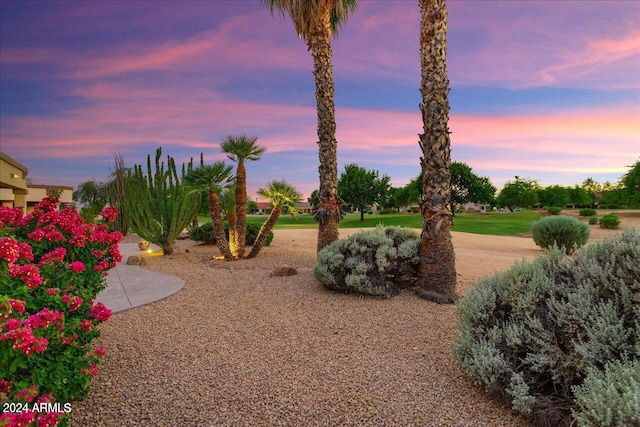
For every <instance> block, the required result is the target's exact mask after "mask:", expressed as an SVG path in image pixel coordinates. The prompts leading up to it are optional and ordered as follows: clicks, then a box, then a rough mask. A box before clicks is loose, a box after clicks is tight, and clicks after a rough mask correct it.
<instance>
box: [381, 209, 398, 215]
mask: <svg viewBox="0 0 640 427" xmlns="http://www.w3.org/2000/svg"><path fill="white" fill-rule="evenodd" d="M378 213H379V214H380V215H388V214H392V213H396V210H395V209H394V208H383V209H381V210H380V211H379V212H378Z"/></svg>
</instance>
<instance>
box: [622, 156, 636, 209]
mask: <svg viewBox="0 0 640 427" xmlns="http://www.w3.org/2000/svg"><path fill="white" fill-rule="evenodd" d="M620 181H621V183H622V185H623V186H624V190H623V193H624V198H625V203H624V204H625V205H627V206H628V207H630V208H640V160H638V161H637V162H635V163H634V164H633V166H631V167H630V169H629V171H628V172H627V173H626V174H625V175H624V176H623V177H622V178H621V180H620Z"/></svg>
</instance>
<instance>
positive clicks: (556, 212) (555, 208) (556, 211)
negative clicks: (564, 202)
mask: <svg viewBox="0 0 640 427" xmlns="http://www.w3.org/2000/svg"><path fill="white" fill-rule="evenodd" d="M547 212H549V215H560V212H562V208H561V207H558V206H549V207H548V208H547Z"/></svg>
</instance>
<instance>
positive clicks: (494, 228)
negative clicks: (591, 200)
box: [199, 211, 541, 236]
mask: <svg viewBox="0 0 640 427" xmlns="http://www.w3.org/2000/svg"><path fill="white" fill-rule="evenodd" d="M540 217H541V215H540V213H539V212H538V211H520V212H512V213H490V214H457V215H456V216H455V218H454V220H453V231H463V232H465V233H475V234H493V235H505V236H506V235H515V234H523V233H529V232H530V231H531V224H533V222H534V221H536V220H538V219H540ZM199 219H200V224H204V223H205V222H208V221H209V217H207V216H201V217H200V218H199ZM266 219H267V216H265V215H248V216H247V222H250V223H257V224H262V223H263V222H264V221H265V220H266ZM378 224H383V225H385V226H389V225H395V226H400V227H409V228H422V217H421V216H420V215H419V214H407V213H397V214H387V215H365V217H364V221H360V215H359V214H350V215H345V217H344V219H343V220H342V221H341V222H340V228H367V227H375V226H377V225H378ZM317 227H318V224H317V223H316V222H315V221H314V220H313V216H312V215H299V216H297V217H291V216H281V217H280V218H279V219H278V223H277V224H276V226H275V228H276V229H287V228H289V229H290V228H317Z"/></svg>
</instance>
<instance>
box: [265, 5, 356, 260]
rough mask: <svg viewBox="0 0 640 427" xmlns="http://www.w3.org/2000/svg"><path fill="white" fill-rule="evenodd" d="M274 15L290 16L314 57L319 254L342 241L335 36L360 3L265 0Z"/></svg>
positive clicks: (316, 214)
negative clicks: (278, 12) (340, 236)
mask: <svg viewBox="0 0 640 427" xmlns="http://www.w3.org/2000/svg"><path fill="white" fill-rule="evenodd" d="M263 3H264V4H266V5H268V6H269V7H270V9H271V12H273V11H274V9H278V10H279V11H280V13H281V14H282V15H284V14H285V13H288V14H289V16H290V17H291V19H292V21H293V24H294V26H295V28H296V32H297V33H298V35H299V36H300V37H301V38H303V39H304V41H305V42H306V43H307V47H308V50H309V51H311V55H312V56H313V74H314V76H315V83H316V104H317V114H318V153H319V159H320V166H319V168H318V172H319V177H320V189H319V193H318V198H319V203H318V206H317V207H316V210H315V218H316V221H318V222H319V227H318V251H320V249H322V248H323V247H325V246H326V245H328V244H329V243H331V242H333V241H335V240H338V222H339V221H340V219H342V209H341V206H340V199H339V198H338V190H337V187H338V159H337V144H338V142H337V141H336V118H335V103H334V100H333V71H332V69H333V67H332V65H331V55H332V52H331V32H332V31H333V32H334V33H335V32H336V31H337V30H338V28H339V27H340V26H341V25H342V24H344V23H345V22H346V19H347V16H348V15H349V13H351V12H353V11H354V10H355V8H356V0H263Z"/></svg>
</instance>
